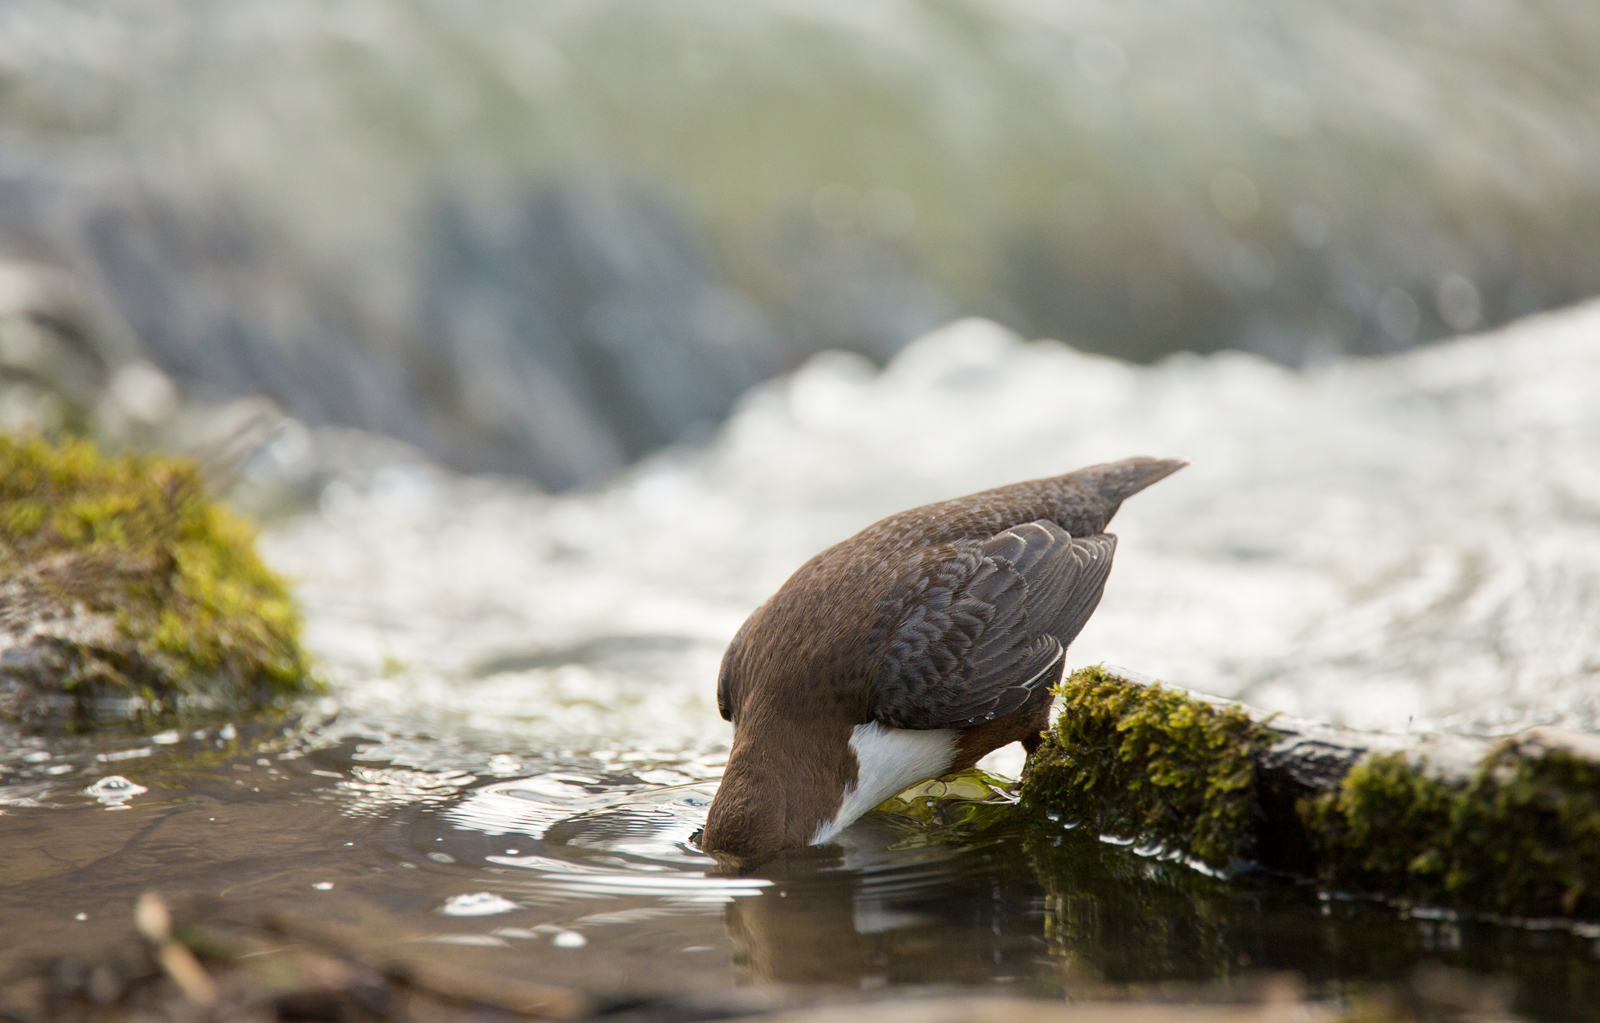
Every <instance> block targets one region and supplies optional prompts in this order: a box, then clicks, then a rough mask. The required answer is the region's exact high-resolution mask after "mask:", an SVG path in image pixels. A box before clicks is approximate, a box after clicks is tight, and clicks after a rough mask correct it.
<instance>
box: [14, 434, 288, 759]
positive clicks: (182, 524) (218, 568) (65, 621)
mask: <svg viewBox="0 0 1600 1023" xmlns="http://www.w3.org/2000/svg"><path fill="white" fill-rule="evenodd" d="M254 540H255V536H254V532H253V530H252V529H251V527H250V526H249V525H248V524H247V523H245V522H244V521H243V520H242V519H240V518H238V517H237V516H235V515H233V514H232V513H231V512H229V511H227V510H226V509H224V508H222V507H220V506H218V505H217V504H215V503H214V502H213V501H211V500H210V498H208V497H207V496H206V493H205V490H204V488H203V486H202V483H201V480H200V477H199V474H198V472H197V470H196V469H195V467H194V465H193V463H190V462H185V461H177V460H169V459H164V458H158V457H147V456H137V455H131V454H127V455H121V456H118V457H108V456H104V455H102V454H100V453H99V452H98V451H97V450H96V449H95V448H94V447H93V445H90V444H87V443H84V442H81V441H73V442H67V443H65V444H63V445H61V446H60V447H55V446H52V445H51V444H48V443H46V442H45V441H43V440H37V439H34V440H14V439H10V438H5V437H0V718H4V719H9V720H13V721H21V722H23V723H25V724H30V725H34V726H48V727H69V728H79V727H85V726H92V725H93V724H94V723H96V722H103V721H111V720H134V721H148V720H153V719H155V718H156V717H157V716H166V715H171V714H173V713H175V712H178V711H182V710H189V709H195V710H198V709H205V708H209V707H215V708H218V709H223V708H227V709H233V708H238V707H241V706H243V707H261V706H265V705H267V704H269V703H272V702H275V701H276V700H279V699H281V698H283V697H287V696H291V695H295V694H300V693H305V692H308V691H311V690H313V689H314V688H315V687H316V683H315V681H314V680H313V679H312V677H311V675H310V672H309V667H308V662H307V659H306V656H305V654H304V652H303V651H302V650H301V648H300V644H299V629H300V620H299V617H298V614H297V612H296V611H295V609H294V606H293V604H292V603H291V601H290V599H289V594H288V591H287V589H286V587H285V585H284V583H283V581H282V580H281V579H279V578H278V577H277V576H276V575H274V574H273V573H272V572H270V571H269V570H268V569H267V568H266V567H265V566H264V565H262V563H261V561H260V560H259V559H258V558H257V557H256V553H255V549H254Z"/></svg>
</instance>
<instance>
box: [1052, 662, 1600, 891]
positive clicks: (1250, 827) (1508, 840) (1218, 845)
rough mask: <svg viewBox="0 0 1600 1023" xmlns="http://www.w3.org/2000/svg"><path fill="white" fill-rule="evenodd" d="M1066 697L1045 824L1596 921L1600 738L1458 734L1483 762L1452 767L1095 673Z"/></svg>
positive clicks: (1067, 689)
mask: <svg viewBox="0 0 1600 1023" xmlns="http://www.w3.org/2000/svg"><path fill="white" fill-rule="evenodd" d="M1059 691H1060V695H1061V696H1062V698H1063V701H1064V708H1063V710H1062V713H1061V715H1060V717H1059V719H1058V720H1057V722H1056V723H1055V725H1054V726H1053V727H1052V728H1051V729H1050V730H1049V731H1048V732H1047V733H1046V734H1045V741H1044V742H1043V744H1041V746H1040V747H1039V749H1038V750H1037V751H1036V752H1035V754H1034V756H1033V757H1032V759H1031V761H1030V764H1029V769H1028V774H1027V777H1026V780H1025V782H1024V784H1023V792H1022V805H1023V807H1024V808H1025V809H1026V810H1028V811H1029V812H1030V813H1031V815H1033V816H1034V817H1036V818H1046V819H1052V820H1055V821H1059V822H1062V823H1064V824H1067V825H1073V826H1075V825H1083V826H1085V828H1086V830H1089V831H1091V832H1093V833H1096V834H1104V835H1110V836H1116V837H1118V838H1121V839H1124V840H1127V841H1130V842H1137V843H1140V844H1142V845H1144V846H1148V847H1151V848H1153V849H1159V850H1163V851H1165V852H1166V853H1167V854H1169V855H1173V856H1179V857H1186V858H1189V859H1191V860H1193V861H1198V862H1200V863H1203V864H1205V865H1207V866H1209V867H1213V868H1221V867H1228V866H1230V865H1232V864H1235V863H1239V862H1241V861H1252V860H1253V861H1255V862H1259V863H1262V864H1263V865H1265V866H1269V867H1274V868H1277V869H1280V870H1286V871H1288V872H1291V873H1299V874H1304V875H1313V876H1315V877H1316V878H1317V879H1318V880H1319V881H1321V882H1322V883H1323V884H1324V885H1326V886H1328V887H1332V888H1338V889H1342V890H1345V891H1352V892H1366V893H1373V894H1377V895H1381V896H1384V897H1387V898H1392V899H1398V900H1402V901H1405V902H1412V903H1416V902H1421V903H1427V904H1431V905H1438V906H1451V907H1457V908H1462V909H1470V910H1478V911H1487V912H1495V913H1502V914H1507V915H1514V916H1582V917H1586V918H1593V917H1595V916H1600V740H1594V739H1593V738H1592V737H1588V736H1582V735H1575V734H1574V733H1567V732H1560V731H1558V730H1550V729H1534V730H1530V731H1529V732H1526V733H1523V734H1522V735H1520V736H1516V737H1513V738H1511V739H1508V740H1505V741H1503V742H1499V743H1491V742H1489V741H1487V740H1466V739H1464V740H1461V742H1462V743H1463V744H1465V747H1466V748H1468V749H1476V750H1477V751H1478V752H1477V753H1475V754H1473V756H1472V757H1471V758H1469V759H1468V761H1467V762H1464V763H1460V764H1456V763H1452V762H1450V761H1449V759H1448V758H1439V759H1438V760H1437V762H1434V761H1433V760H1430V755H1431V754H1430V750H1431V749H1432V747H1431V746H1430V745H1429V743H1430V740H1431V739H1433V738H1436V737H1427V736H1420V735H1419V736H1413V737H1399V736H1385V737H1382V740H1383V742H1384V743H1387V744H1388V746H1389V747H1390V748H1387V749H1384V748H1375V747H1379V746H1380V744H1379V742H1378V741H1376V740H1375V737H1373V736H1370V735H1365V734H1363V733H1356V732H1339V731H1338V730H1336V729H1322V730H1321V731H1320V732H1318V734H1317V735H1316V736H1315V738H1314V740H1312V741H1307V742H1301V741H1300V740H1301V739H1303V738H1304V737H1303V736H1298V735H1297V734H1296V733H1295V731H1294V728H1293V727H1292V726H1290V725H1288V724H1281V725H1280V724H1277V723H1275V722H1273V721H1272V719H1271V718H1269V717H1268V716H1267V715H1264V714H1261V713H1259V712H1251V711H1249V710H1248V709H1247V708H1244V707H1242V706H1240V705H1236V704H1229V703H1225V702H1222V701H1209V700H1205V699H1202V698H1197V697H1195V696H1191V695H1189V694H1187V693H1184V692H1182V691H1181V690H1176V689H1170V688H1166V687H1163V686H1160V685H1145V684H1142V683H1139V682H1136V681H1133V680H1130V679H1126V678H1122V677H1120V676H1118V675H1117V674H1115V673H1113V672H1110V671H1107V670H1105V669H1103V668H1098V667H1097V668H1086V669H1083V670H1081V671H1078V672H1075V673H1074V674H1073V675H1072V676H1070V677H1069V678H1067V679H1065V680H1064V681H1063V682H1062V684H1061V686H1060V688H1059ZM1319 727H1320V726H1319ZM1413 739H1414V740H1415V741H1414V742H1412V741H1411V740H1413ZM1407 743H1409V745H1407ZM1396 745H1398V746H1399V747H1400V748H1395V747H1396ZM1285 791H1288V792H1291V793H1293V794H1294V797H1293V798H1288V799H1282V798H1270V794H1272V793H1282V792H1285ZM1284 849H1293V850H1296V851H1297V855H1296V856H1294V857H1292V858H1283V857H1281V855H1280V854H1281V851H1282V850H1284ZM1269 850H1273V851H1276V852H1273V853H1270V854H1269ZM1258 853H1261V854H1263V855H1258Z"/></svg>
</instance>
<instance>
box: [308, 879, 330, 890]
mask: <svg viewBox="0 0 1600 1023" xmlns="http://www.w3.org/2000/svg"><path fill="white" fill-rule="evenodd" d="M311 887H313V888H315V889H316V890H317V891H319V892H331V891H333V882H332V881H318V882H317V883H315V884H313V885H312V886H311Z"/></svg>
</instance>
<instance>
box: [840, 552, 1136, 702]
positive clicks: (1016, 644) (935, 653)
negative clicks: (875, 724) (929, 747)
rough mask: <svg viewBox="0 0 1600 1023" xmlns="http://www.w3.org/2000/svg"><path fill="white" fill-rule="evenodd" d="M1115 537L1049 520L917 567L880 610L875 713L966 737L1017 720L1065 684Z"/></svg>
mask: <svg viewBox="0 0 1600 1023" xmlns="http://www.w3.org/2000/svg"><path fill="white" fill-rule="evenodd" d="M1116 546H1117V541H1116V537H1114V536H1111V535H1110V534H1106V533H1096V534H1094V535H1092V536H1085V537H1076V538H1075V537H1073V536H1071V535H1070V534H1068V533H1067V531H1066V530H1064V529H1062V528H1061V527H1060V526H1059V525H1057V524H1056V523H1054V522H1051V521H1049V520H1040V521H1038V522H1029V523H1026V524H1024V525H1020V526H1014V527H1012V528H1010V529H1007V530H1005V531H1003V532H1000V533H997V534H995V535H994V536H992V537H990V538H989V539H987V540H984V541H968V542H964V543H958V544H952V545H950V546H949V547H946V548H943V549H941V550H940V551H937V552H933V553H932V554H931V555H927V556H924V557H922V558H919V559H918V560H917V561H916V562H915V563H913V564H911V565H908V566H907V568H906V573H905V575H904V577H903V578H902V579H901V580H900V581H898V582H897V585H896V586H895V587H894V588H893V592H892V594H891V596H890V598H889V599H888V600H887V601H885V604H884V606H883V607H882V608H881V609H880V622H881V625H880V628H879V629H878V630H877V631H878V633H879V634H880V635H882V636H883V637H884V640H885V641H884V643H883V645H882V648H881V649H882V652H881V655H880V658H879V663H878V667H877V671H876V674H875V675H874V677H873V680H872V713H873V716H874V717H875V718H876V720H878V721H879V722H881V723H883V724H885V725H888V726H890V727H894V728H917V729H927V728H964V727H969V726H971V725H976V724H981V723H983V722H984V721H992V720H994V719H996V718H999V717H1004V716H1005V715H1007V714H1010V713H1011V712H1013V711H1015V710H1017V709H1018V708H1020V707H1021V706H1022V705H1023V704H1024V703H1026V702H1027V701H1028V698H1029V697H1030V696H1031V695H1032V694H1033V692H1034V691H1035V690H1036V689H1037V688H1038V687H1039V686H1041V685H1051V684H1054V683H1055V681H1056V680H1057V679H1058V678H1059V677H1060V673H1061V666H1062V664H1063V663H1064V661H1065V651H1066V647H1067V645H1068V644H1069V643H1071V642H1072V640H1073V639H1074V638H1075V637H1076V636H1077V635H1078V632H1079V631H1080V630H1082V628H1083V626H1084V624H1085V623H1086V622H1087V621H1088V620H1089V616H1090V615H1091V614H1093V613H1094V609H1095V607H1096V606H1098V604H1099V603H1100V594H1101V592H1102V591H1103V590H1104V589H1105V582H1106V576H1107V574H1108V573H1109V572H1110V571H1111V560H1112V557H1113V555H1114V554H1115V553H1116Z"/></svg>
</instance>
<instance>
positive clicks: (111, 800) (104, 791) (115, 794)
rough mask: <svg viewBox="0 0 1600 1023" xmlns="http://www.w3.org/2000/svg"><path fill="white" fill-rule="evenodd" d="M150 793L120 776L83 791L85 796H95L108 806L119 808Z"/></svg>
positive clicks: (101, 780)
mask: <svg viewBox="0 0 1600 1023" xmlns="http://www.w3.org/2000/svg"><path fill="white" fill-rule="evenodd" d="M149 791H150V790H149V789H147V788H145V787H144V786H143V785H135V784H134V783H133V782H131V781H129V780H128V779H126V778H124V777H123V776H122V775H120V774H113V775H108V776H106V777H104V778H101V779H100V780H99V781H97V782H95V783H94V784H93V785H90V786H89V787H88V788H86V789H84V790H83V794H84V795H86V796H93V797H94V798H95V799H97V800H99V801H100V802H101V803H104V804H105V805H106V806H111V807H118V806H123V805H125V804H126V803H127V802H128V800H130V799H132V798H133V797H134V796H137V795H139V794H140V793H142V792H149Z"/></svg>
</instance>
